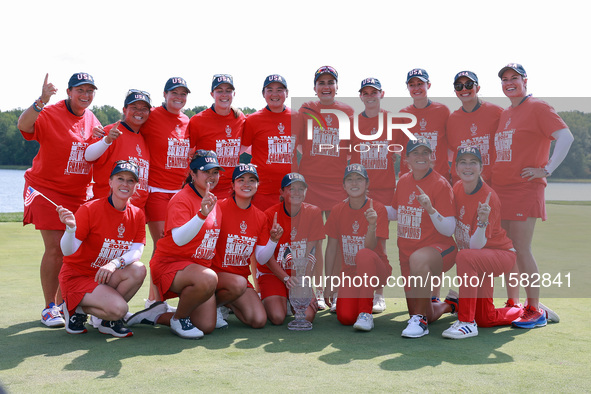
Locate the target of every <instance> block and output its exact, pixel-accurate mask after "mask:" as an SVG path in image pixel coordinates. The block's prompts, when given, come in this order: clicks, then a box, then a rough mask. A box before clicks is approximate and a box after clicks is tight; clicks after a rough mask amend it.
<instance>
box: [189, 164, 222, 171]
mask: <svg viewBox="0 0 591 394" xmlns="http://www.w3.org/2000/svg"><path fill="white" fill-rule="evenodd" d="M212 168H219V169H220V170H222V171H226V170H224V167H222V166H220V165H219V164H214V163H209V164H206V165H204V166H201V167H198V168H195V169H196V170H199V171H208V170H211V169H212Z"/></svg>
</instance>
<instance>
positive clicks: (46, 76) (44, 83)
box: [43, 73, 49, 86]
mask: <svg viewBox="0 0 591 394" xmlns="http://www.w3.org/2000/svg"><path fill="white" fill-rule="evenodd" d="M48 79H49V73H46V74H45V80H44V81H43V86H45V85H47V80H48Z"/></svg>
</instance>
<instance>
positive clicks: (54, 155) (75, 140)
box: [17, 73, 101, 327]
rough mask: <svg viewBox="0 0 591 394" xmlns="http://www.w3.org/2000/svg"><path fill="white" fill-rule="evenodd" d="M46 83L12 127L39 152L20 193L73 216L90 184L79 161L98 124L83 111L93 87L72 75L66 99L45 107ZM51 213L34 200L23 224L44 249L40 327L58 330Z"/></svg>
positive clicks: (56, 250) (85, 77)
mask: <svg viewBox="0 0 591 394" xmlns="http://www.w3.org/2000/svg"><path fill="white" fill-rule="evenodd" d="M48 80H49V75H48V74H46V75H45V80H44V82H43V86H42V89H41V96H39V98H38V99H37V100H35V102H34V103H33V105H31V106H30V107H29V108H27V109H26V110H25V111H24V112H23V113H22V114H21V116H20V118H19V120H18V125H17V126H18V128H19V130H20V131H21V134H22V135H23V137H24V138H25V140H27V141H33V140H34V141H37V142H39V153H37V156H35V158H34V159H33V166H32V167H31V168H30V169H28V170H27V172H26V173H25V192H26V191H27V190H28V189H29V187H32V188H34V189H35V190H38V191H39V192H41V193H43V194H44V195H45V196H47V197H48V198H50V199H51V200H53V201H55V202H56V203H57V204H58V205H61V206H63V207H65V208H67V209H68V210H70V211H71V212H74V213H75V212H76V211H77V210H78V208H79V207H80V205H82V204H83V203H84V201H86V190H87V186H88V184H89V183H90V180H91V172H90V168H91V167H90V164H89V163H88V162H87V161H86V160H84V150H85V149H86V147H87V146H88V145H89V142H90V141H91V136H92V129H93V128H94V127H96V126H100V125H101V124H100V122H99V121H98V119H97V118H96V117H95V116H94V114H93V113H92V112H91V111H90V110H89V109H88V108H89V107H90V105H91V104H92V100H93V99H94V93H95V90H96V85H95V83H94V79H93V78H92V76H91V75H90V74H87V73H76V74H74V75H72V77H71V78H70V80H69V82H68V89H67V90H66V92H67V94H68V98H67V99H66V100H62V101H59V102H58V103H56V104H55V105H47V104H48V103H49V100H50V99H51V96H53V95H54V94H56V93H57V88H56V87H55V86H54V85H53V84H52V83H50V82H49V81H48ZM25 194H26V193H25ZM54 208H55V207H54V206H53V205H51V203H49V202H48V201H47V200H46V199H44V198H36V199H34V200H33V201H32V202H31V203H30V204H29V205H25V210H24V217H23V224H25V225H26V224H29V223H33V224H34V225H35V228H36V229H37V230H40V232H41V237H42V238H43V245H44V247H45V251H44V253H43V257H42V259H41V287H42V289H43V297H44V298H45V305H46V307H45V309H43V311H42V312H41V322H42V323H43V324H45V325H46V326H48V327H61V326H63V325H64V323H65V322H64V319H63V317H62V316H61V314H60V308H59V307H58V306H56V305H57V304H58V303H61V302H62V296H61V293H60V291H59V280H58V275H59V272H60V269H61V267H62V263H63V257H64V256H63V254H62V251H61V249H60V239H61V238H62V235H63V234H64V229H65V225H64V224H63V223H62V222H61V221H60V218H59V216H58V215H57V214H56V213H55V212H54V211H55V209H54Z"/></svg>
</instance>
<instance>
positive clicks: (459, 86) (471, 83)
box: [454, 81, 477, 92]
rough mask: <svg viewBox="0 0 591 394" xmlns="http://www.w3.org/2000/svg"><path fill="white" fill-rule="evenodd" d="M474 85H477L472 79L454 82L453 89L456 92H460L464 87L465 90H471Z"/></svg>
mask: <svg viewBox="0 0 591 394" xmlns="http://www.w3.org/2000/svg"><path fill="white" fill-rule="evenodd" d="M474 85H477V83H476V82H474V81H468V82H466V83H455V84H454V89H455V90H456V91H457V92H461V91H462V89H464V88H466V90H472V88H473V87H474Z"/></svg>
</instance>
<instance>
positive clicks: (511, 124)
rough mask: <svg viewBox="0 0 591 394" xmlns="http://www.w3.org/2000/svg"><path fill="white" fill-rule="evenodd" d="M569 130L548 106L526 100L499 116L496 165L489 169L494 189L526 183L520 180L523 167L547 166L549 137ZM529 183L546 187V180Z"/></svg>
mask: <svg viewBox="0 0 591 394" xmlns="http://www.w3.org/2000/svg"><path fill="white" fill-rule="evenodd" d="M566 128H568V126H567V125H566V123H564V121H563V120H562V118H561V117H560V116H559V115H558V114H557V113H556V111H555V110H554V108H552V107H551V106H550V105H548V103H546V102H545V101H542V100H540V99H537V98H534V97H529V98H528V99H527V100H525V101H524V102H522V103H521V104H519V105H518V106H517V107H515V108H513V107H509V108H507V109H505V110H504V111H503V112H502V113H501V118H500V120H499V127H498V128H497V132H496V134H495V149H496V161H495V164H494V165H493V168H492V184H493V185H501V186H504V185H514V184H519V183H527V182H530V181H528V178H522V177H521V170H522V169H523V168H525V167H534V168H536V167H537V168H540V167H544V166H546V164H548V159H549V155H550V143H551V141H552V140H553V139H554V138H553V137H552V133H554V132H555V131H558V130H561V129H566ZM531 182H537V183H542V184H544V185H546V184H547V182H546V178H536V179H533V180H532V181H531Z"/></svg>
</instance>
